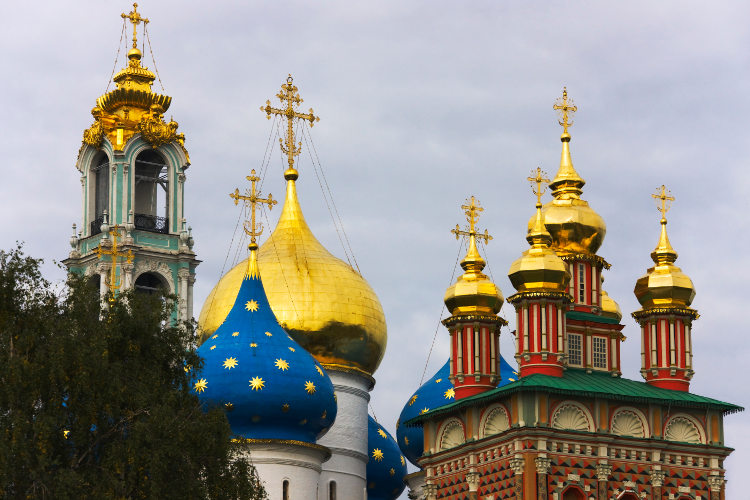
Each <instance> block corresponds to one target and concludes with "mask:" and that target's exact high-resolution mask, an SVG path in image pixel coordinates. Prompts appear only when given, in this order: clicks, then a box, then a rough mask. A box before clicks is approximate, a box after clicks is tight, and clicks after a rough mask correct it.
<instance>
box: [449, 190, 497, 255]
mask: <svg viewBox="0 0 750 500" xmlns="http://www.w3.org/2000/svg"><path fill="white" fill-rule="evenodd" d="M467 201H468V202H467V204H466V205H461V208H462V209H463V210H464V213H465V214H466V220H467V222H468V223H469V230H468V231H465V230H462V229H461V226H460V225H458V224H456V228H455V229H451V233H453V234H455V235H456V239H459V238H460V237H461V236H469V237H472V236H473V237H475V238H480V239H483V240H484V242H485V244H487V243H489V242H490V240H491V239H492V236H490V234H489V233H488V232H487V230H486V229H485V230H484V233H478V232H477V229H476V223H477V219H479V213H480V212H483V211H484V209H483V208H482V207H481V206H480V205H479V200H477V199H476V198H474V197H473V196H472V197H471V199H470V200H467Z"/></svg>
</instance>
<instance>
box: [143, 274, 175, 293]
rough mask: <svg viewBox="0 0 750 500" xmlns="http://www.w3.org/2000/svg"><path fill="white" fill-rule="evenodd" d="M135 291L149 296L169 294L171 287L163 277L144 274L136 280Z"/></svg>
mask: <svg viewBox="0 0 750 500" xmlns="http://www.w3.org/2000/svg"><path fill="white" fill-rule="evenodd" d="M135 291H136V292H138V293H145V294H148V295H151V294H156V293H161V292H168V291H169V287H168V286H167V284H166V283H164V280H163V279H162V277H161V276H159V275H158V274H156V273H143V274H141V275H140V276H138V277H137V278H136V280H135Z"/></svg>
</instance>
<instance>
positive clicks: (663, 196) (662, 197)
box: [651, 184, 674, 220]
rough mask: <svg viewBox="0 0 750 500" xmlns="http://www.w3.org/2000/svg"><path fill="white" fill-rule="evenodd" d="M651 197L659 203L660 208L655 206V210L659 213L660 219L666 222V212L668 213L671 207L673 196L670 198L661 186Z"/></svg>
mask: <svg viewBox="0 0 750 500" xmlns="http://www.w3.org/2000/svg"><path fill="white" fill-rule="evenodd" d="M651 197H652V198H654V199H656V200H659V201H660V202H661V203H660V204H661V206H659V205H657V207H656V209H657V210H658V211H659V212H660V213H661V218H662V219H665V220H666V218H667V212H669V209H670V208H671V207H672V202H673V201H674V196H672V193H671V192H670V191H669V189H667V188H666V187H665V186H664V184H662V185H661V187H660V188H657V192H656V193H654V194H652V195H651Z"/></svg>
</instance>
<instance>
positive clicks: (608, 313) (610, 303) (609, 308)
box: [601, 290, 622, 321]
mask: <svg viewBox="0 0 750 500" xmlns="http://www.w3.org/2000/svg"><path fill="white" fill-rule="evenodd" d="M601 300H602V316H604V317H605V318H612V319H616V320H617V321H620V320H621V319H622V311H621V310H620V306H619V305H618V304H617V302H615V300H614V299H613V298H612V297H610V296H609V294H608V293H607V292H606V291H605V290H602V296H601Z"/></svg>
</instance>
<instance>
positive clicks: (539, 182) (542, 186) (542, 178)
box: [526, 167, 549, 205]
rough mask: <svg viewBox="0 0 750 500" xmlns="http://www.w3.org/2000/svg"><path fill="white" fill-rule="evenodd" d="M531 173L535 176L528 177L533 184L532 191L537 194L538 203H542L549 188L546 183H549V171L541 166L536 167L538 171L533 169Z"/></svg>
mask: <svg viewBox="0 0 750 500" xmlns="http://www.w3.org/2000/svg"><path fill="white" fill-rule="evenodd" d="M535 174H536V175H535ZM531 175H533V176H534V177H527V178H526V180H527V181H529V182H531V184H532V185H531V191H532V192H533V193H534V194H535V195H536V204H537V205H541V204H542V195H543V194H544V192H545V191H546V190H547V187H546V184H549V179H548V178H547V172H545V171H544V170H542V169H541V167H536V171H534V170H532V171H531ZM534 184H536V187H534Z"/></svg>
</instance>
